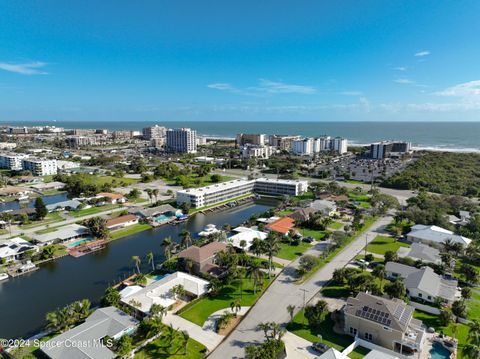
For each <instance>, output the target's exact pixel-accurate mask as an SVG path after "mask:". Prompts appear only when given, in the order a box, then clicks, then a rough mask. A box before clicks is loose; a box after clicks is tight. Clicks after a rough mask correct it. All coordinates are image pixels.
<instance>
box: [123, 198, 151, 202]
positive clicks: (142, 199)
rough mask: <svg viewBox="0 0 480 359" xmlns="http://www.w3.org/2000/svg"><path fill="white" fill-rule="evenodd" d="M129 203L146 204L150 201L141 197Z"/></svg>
mask: <svg viewBox="0 0 480 359" xmlns="http://www.w3.org/2000/svg"><path fill="white" fill-rule="evenodd" d="M128 202H130V203H145V202H148V199H146V198H141V197H139V198H129V199H128Z"/></svg>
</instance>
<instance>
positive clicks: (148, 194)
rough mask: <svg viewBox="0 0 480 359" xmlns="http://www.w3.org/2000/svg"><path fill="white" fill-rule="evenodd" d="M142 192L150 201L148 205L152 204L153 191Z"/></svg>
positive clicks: (148, 189)
mask: <svg viewBox="0 0 480 359" xmlns="http://www.w3.org/2000/svg"><path fill="white" fill-rule="evenodd" d="M144 191H145V193H146V194H147V196H148V199H149V200H150V203H152V197H153V191H152V190H151V189H150V188H147V189H145V190H144Z"/></svg>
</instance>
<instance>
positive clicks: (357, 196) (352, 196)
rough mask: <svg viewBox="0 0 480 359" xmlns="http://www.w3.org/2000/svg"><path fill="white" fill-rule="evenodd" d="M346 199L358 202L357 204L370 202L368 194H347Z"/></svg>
mask: <svg viewBox="0 0 480 359" xmlns="http://www.w3.org/2000/svg"><path fill="white" fill-rule="evenodd" d="M348 198H349V199H350V200H352V201H359V202H368V201H370V196H369V195H368V194H362V193H349V194H348Z"/></svg>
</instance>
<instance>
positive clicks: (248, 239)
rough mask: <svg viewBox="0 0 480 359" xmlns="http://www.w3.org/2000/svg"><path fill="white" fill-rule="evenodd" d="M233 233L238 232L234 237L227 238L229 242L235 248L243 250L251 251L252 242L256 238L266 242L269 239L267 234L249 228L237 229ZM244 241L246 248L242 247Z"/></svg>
mask: <svg viewBox="0 0 480 359" xmlns="http://www.w3.org/2000/svg"><path fill="white" fill-rule="evenodd" d="M233 232H236V234H234V235H233V236H231V237H229V238H227V242H228V243H231V244H232V245H233V246H234V247H236V248H239V249H243V250H246V251H247V250H249V249H250V246H251V245H252V242H253V240H254V239H255V238H258V239H261V240H264V239H265V238H267V234H266V233H265V232H262V231H257V230H255V229H252V228H247V227H237V228H234V229H233ZM242 241H245V242H244V243H245V246H244V247H242V246H241V244H242V243H243V242H242Z"/></svg>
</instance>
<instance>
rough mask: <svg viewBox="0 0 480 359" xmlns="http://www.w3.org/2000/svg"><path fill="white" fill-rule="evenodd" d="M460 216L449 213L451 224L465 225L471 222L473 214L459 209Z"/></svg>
mask: <svg viewBox="0 0 480 359" xmlns="http://www.w3.org/2000/svg"><path fill="white" fill-rule="evenodd" d="M458 215H459V217H457V216H454V215H452V214H451V215H449V216H448V219H449V222H450V223H451V224H454V225H456V226H464V225H466V224H468V223H469V222H470V220H471V219H472V215H471V214H470V212H468V211H459V212H458Z"/></svg>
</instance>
